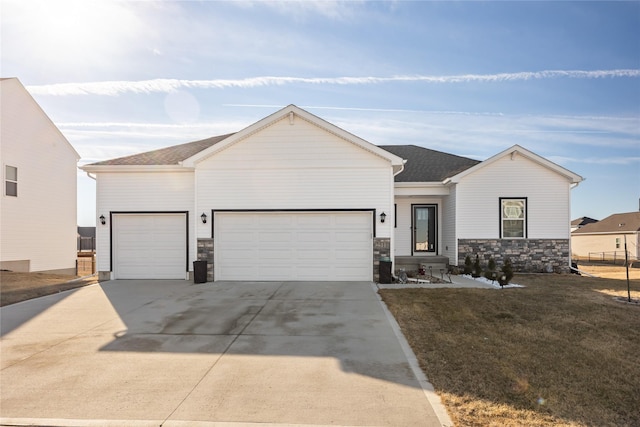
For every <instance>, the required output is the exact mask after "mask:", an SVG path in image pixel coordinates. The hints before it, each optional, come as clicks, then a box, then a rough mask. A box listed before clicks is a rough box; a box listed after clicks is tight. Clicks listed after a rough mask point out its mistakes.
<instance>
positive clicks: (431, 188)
mask: <svg viewBox="0 0 640 427" xmlns="http://www.w3.org/2000/svg"><path fill="white" fill-rule="evenodd" d="M394 189H395V191H394V193H395V195H396V196H405V197H406V196H409V197H411V196H419V197H425V196H427V197H428V196H448V195H449V187H447V186H446V185H444V184H442V183H441V182H396V183H395V185H394Z"/></svg>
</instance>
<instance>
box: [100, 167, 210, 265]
mask: <svg viewBox="0 0 640 427" xmlns="http://www.w3.org/2000/svg"><path fill="white" fill-rule="evenodd" d="M96 197H97V203H96V216H97V217H100V215H104V216H105V218H106V219H107V223H106V224H105V225H102V224H100V220H97V221H96V222H97V225H96V253H97V266H96V268H97V270H98V271H110V267H111V258H110V251H111V242H110V227H112V224H110V223H109V218H110V213H111V212H183V211H186V212H189V224H190V225H189V227H190V230H189V236H190V243H189V247H190V248H191V249H190V250H189V256H190V262H191V261H193V260H195V243H194V242H195V241H194V239H193V237H192V236H193V235H194V233H195V230H194V229H193V227H194V223H195V221H194V218H195V219H197V222H198V223H200V224H201V225H202V222H201V221H200V214H201V212H197V214H195V215H194V212H193V206H194V189H193V172H192V171H188V170H187V171H185V172H126V173H125V172H119V173H99V174H97V184H96ZM196 217H197V218H196Z"/></svg>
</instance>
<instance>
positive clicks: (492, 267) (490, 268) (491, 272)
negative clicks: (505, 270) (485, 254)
mask: <svg viewBox="0 0 640 427" xmlns="http://www.w3.org/2000/svg"><path fill="white" fill-rule="evenodd" d="M484 277H485V278H486V279H488V280H497V278H498V273H497V272H496V260H494V259H493V257H491V258H489V264H488V265H487V269H486V270H485V271H484Z"/></svg>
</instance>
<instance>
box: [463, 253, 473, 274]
mask: <svg viewBox="0 0 640 427" xmlns="http://www.w3.org/2000/svg"><path fill="white" fill-rule="evenodd" d="M472 266H473V263H472V262H471V256H469V255H467V256H466V257H465V259H464V271H463V272H464V274H471V271H472V270H473V267H472Z"/></svg>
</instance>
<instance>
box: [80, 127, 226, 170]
mask: <svg viewBox="0 0 640 427" xmlns="http://www.w3.org/2000/svg"><path fill="white" fill-rule="evenodd" d="M231 135H233V133H229V134H226V135H219V136H213V137H211V138H206V139H201V140H199V141H193V142H188V143H186V144H180V145H174V146H172V147H166V148H160V149H159V150H153V151H147V152H146V153H141V154H134V155H132V156H126V157H119V158H117V159H112V160H105V161H102V162H97V163H92V164H91V166H157V165H178V164H180V162H181V161H183V160H185V159H188V158H189V157H191V156H193V155H195V154H197V153H199V152H201V151H202V150H206V149H207V148H209V147H211V146H212V145H214V144H217V143H218V142H220V141H222V140H224V139H226V138H228V137H230V136H231Z"/></svg>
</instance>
